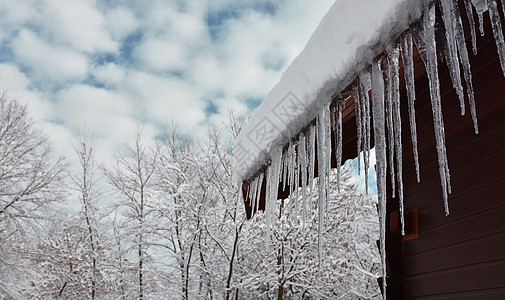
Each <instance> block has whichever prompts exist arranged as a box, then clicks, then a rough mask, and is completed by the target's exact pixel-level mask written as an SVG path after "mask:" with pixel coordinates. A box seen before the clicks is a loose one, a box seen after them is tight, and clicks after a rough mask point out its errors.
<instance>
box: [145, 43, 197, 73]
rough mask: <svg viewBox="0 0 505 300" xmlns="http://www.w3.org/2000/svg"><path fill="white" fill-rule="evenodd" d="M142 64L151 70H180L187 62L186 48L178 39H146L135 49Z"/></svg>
mask: <svg viewBox="0 0 505 300" xmlns="http://www.w3.org/2000/svg"><path fill="white" fill-rule="evenodd" d="M135 58H136V59H137V60H138V62H139V63H140V65H141V66H142V67H143V68H145V69H147V70H150V71H170V70H180V69H182V68H184V67H185V66H186V64H187V57H186V49H185V47H184V46H183V45H180V44H179V43H178V42H176V41H171V40H167V39H159V38H149V39H146V40H144V41H143V42H142V43H141V44H140V45H139V46H138V47H137V48H136V50H135Z"/></svg>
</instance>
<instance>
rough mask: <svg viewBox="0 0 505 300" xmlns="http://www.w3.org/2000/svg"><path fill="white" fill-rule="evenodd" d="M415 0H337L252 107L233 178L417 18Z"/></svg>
mask: <svg viewBox="0 0 505 300" xmlns="http://www.w3.org/2000/svg"><path fill="white" fill-rule="evenodd" d="M426 2H427V1H426V0H423V1H419V0H381V1H376V0H360V1H351V0H337V1H335V3H334V4H333V5H332V6H331V7H330V9H329V11H328V12H327V13H326V15H325V16H324V18H323V19H322V20H321V22H320V24H319V26H318V27H317V29H316V30H315V32H314V33H313V34H312V36H311V37H310V39H309V41H308V42H307V44H306V46H305V48H304V49H303V50H302V52H301V53H300V54H299V55H298V57H296V59H295V60H294V61H293V62H292V63H291V64H290V65H289V67H288V68H287V69H286V70H285V72H284V73H283V75H282V77H281V80H280V82H279V83H277V84H276V85H275V86H274V87H273V88H272V90H271V91H270V92H269V93H268V95H267V96H266V98H265V99H264V100H263V102H262V104H261V105H260V106H259V107H258V108H257V109H256V111H255V112H254V114H253V116H252V118H251V119H250V120H249V122H248V124H247V125H246V126H245V128H244V130H243V131H242V133H241V135H240V136H239V138H238V139H237V140H236V143H235V146H234V167H235V180H237V182H240V181H242V180H245V179H247V178H249V177H251V176H252V175H253V174H254V173H255V172H256V171H257V170H258V169H259V168H260V166H261V165H263V164H265V163H267V162H268V161H269V160H270V159H271V153H272V151H273V150H276V149H277V148H278V147H282V145H284V144H286V142H287V141H288V140H289V139H290V138H292V137H293V136H294V135H295V134H296V133H297V132H298V131H299V130H300V129H301V128H303V127H304V126H306V125H307V123H308V122H310V121H311V120H312V119H314V118H315V116H316V114H317V112H318V111H319V110H320V109H321V108H322V107H323V106H324V105H325V104H326V103H328V102H329V101H331V96H332V95H333V94H335V93H338V92H340V91H342V90H343V89H344V88H345V87H346V86H347V85H349V84H350V82H351V81H352V80H353V78H355V77H356V76H357V74H358V72H359V71H360V70H361V69H363V68H364V66H365V65H370V61H371V60H372V59H373V57H374V55H375V54H376V53H377V52H379V51H382V50H384V48H385V46H386V45H387V44H388V43H389V42H390V41H391V40H392V39H393V38H395V37H396V36H397V35H398V34H400V33H401V32H402V31H404V30H405V29H407V28H408V26H409V24H411V23H412V22H413V21H415V20H417V19H419V18H420V16H421V13H422V8H423V5H425V3H426Z"/></svg>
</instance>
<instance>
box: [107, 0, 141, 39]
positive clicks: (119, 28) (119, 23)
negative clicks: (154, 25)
mask: <svg viewBox="0 0 505 300" xmlns="http://www.w3.org/2000/svg"><path fill="white" fill-rule="evenodd" d="M105 19H106V22H107V29H108V30H109V32H110V34H111V35H112V37H113V38H114V39H116V40H121V39H123V38H125V37H126V36H128V35H129V34H131V33H133V32H134V31H135V30H137V29H138V27H139V26H140V24H139V21H138V20H137V18H136V17H135V15H134V14H133V12H132V11H131V10H129V9H126V8H124V7H117V8H114V9H112V10H110V11H109V12H107V14H106V15H105Z"/></svg>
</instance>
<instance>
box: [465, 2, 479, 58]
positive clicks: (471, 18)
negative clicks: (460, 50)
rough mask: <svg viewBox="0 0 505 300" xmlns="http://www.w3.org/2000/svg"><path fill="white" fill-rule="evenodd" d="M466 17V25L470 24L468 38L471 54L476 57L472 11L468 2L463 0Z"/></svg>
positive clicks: (475, 36) (475, 38)
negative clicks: (469, 38)
mask: <svg viewBox="0 0 505 300" xmlns="http://www.w3.org/2000/svg"><path fill="white" fill-rule="evenodd" d="M464 3H465V9H466V17H467V18H468V23H469V24H470V36H471V37H472V50H473V54H474V55H477V35H476V33H475V20H474V19H473V9H472V3H471V1H470V0H464Z"/></svg>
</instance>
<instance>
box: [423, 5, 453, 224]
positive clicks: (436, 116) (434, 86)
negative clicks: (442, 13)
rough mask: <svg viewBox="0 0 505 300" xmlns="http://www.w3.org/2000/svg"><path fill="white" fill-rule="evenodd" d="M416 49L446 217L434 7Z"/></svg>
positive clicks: (446, 173)
mask: <svg viewBox="0 0 505 300" xmlns="http://www.w3.org/2000/svg"><path fill="white" fill-rule="evenodd" d="M418 37H419V39H418V40H417V42H418V45H417V46H418V47H417V49H418V50H419V52H420V54H421V57H422V58H423V61H424V64H425V67H426V73H427V75H428V81H429V86H430V94H431V97H430V98H431V108H432V113H433V125H434V130H435V140H436V147H437V156H438V165H439V173H440V184H441V186H442V195H443V201H444V208H445V213H446V215H448V214H449V204H448V200H447V199H448V194H449V193H450V174H449V165H448V162H447V152H446V148H445V133H444V120H443V115H442V104H441V96H440V82H439V80H438V64H437V49H436V42H435V6H434V4H430V5H429V6H428V7H427V8H426V11H425V12H424V15H423V28H422V30H421V32H420V34H419V36H418Z"/></svg>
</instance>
